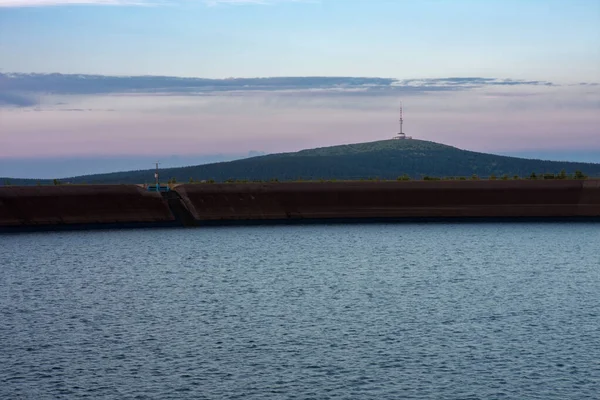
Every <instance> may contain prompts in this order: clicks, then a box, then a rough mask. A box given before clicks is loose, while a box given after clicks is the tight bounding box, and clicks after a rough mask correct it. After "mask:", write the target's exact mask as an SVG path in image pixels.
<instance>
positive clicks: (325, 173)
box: [0, 139, 600, 184]
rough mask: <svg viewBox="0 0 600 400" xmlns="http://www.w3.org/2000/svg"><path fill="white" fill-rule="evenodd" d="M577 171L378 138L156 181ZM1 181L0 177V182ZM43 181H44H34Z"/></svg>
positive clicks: (106, 178)
mask: <svg viewBox="0 0 600 400" xmlns="http://www.w3.org/2000/svg"><path fill="white" fill-rule="evenodd" d="M561 170H565V171H566V172H567V173H568V174H572V173H574V172H575V171H577V170H579V171H582V172H583V173H585V174H586V175H589V176H600V164H591V163H574V162H561V161H543V160H530V159H523V158H517V157H507V156H498V155H493V154H486V153H477V152H473V151H467V150H461V149H458V148H456V147H452V146H447V145H443V144H439V143H434V142H429V141H424V140H414V139H413V140H383V141H377V142H368V143H358V144H350V145H341V146H332V147H322V148H317V149H310V150H302V151H298V152H295V153H280V154H271V155H265V156H259V157H252V158H247V159H243V160H236V161H229V162H220V163H214V164H206V165H198V166H190V167H182V168H169V169H164V170H161V171H160V172H161V181H165V182H166V181H167V180H168V179H170V178H175V179H176V180H177V182H187V181H189V179H190V178H192V179H194V180H196V181H200V180H210V179H212V180H214V181H217V182H219V181H225V180H228V179H238V180H270V179H278V180H279V181H285V180H296V179H305V180H309V179H312V180H318V179H340V180H341V179H369V178H380V179H396V178H397V177H398V176H400V175H403V174H407V175H409V176H410V177H412V178H422V177H424V176H430V177H450V176H453V177H457V176H465V177H470V176H472V175H474V174H475V175H478V176H479V177H488V176H490V175H492V174H493V175H496V176H497V177H501V176H502V175H505V174H506V175H508V176H510V177H512V176H514V175H519V176H521V177H528V176H529V175H530V174H531V173H532V172H535V173H536V174H538V175H539V174H543V173H555V174H557V173H559V172H560V171H561ZM153 177H154V171H153V170H143V171H127V172H117V173H110V174H98V175H88V176H78V177H72V178H65V179H62V181H63V182H70V183H151V182H152V181H153V179H154V178H153ZM3 181H4V180H3V179H2V178H0V184H2V182H3ZM36 182H38V181H36V180H16V179H15V180H12V182H11V184H35V183H36ZM39 182H41V183H43V184H45V183H49V181H47V180H40V181H39Z"/></svg>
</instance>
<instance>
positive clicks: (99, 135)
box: [0, 0, 600, 178]
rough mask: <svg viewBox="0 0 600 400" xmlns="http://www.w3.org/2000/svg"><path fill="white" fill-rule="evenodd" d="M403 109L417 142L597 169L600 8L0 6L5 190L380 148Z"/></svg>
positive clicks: (228, 0) (384, 0)
mask: <svg viewBox="0 0 600 400" xmlns="http://www.w3.org/2000/svg"><path fill="white" fill-rule="evenodd" d="M400 102H402V103H403V106H404V111H405V116H404V117H405V122H404V128H405V131H406V133H407V134H409V135H412V136H413V137H415V138H419V139H424V140H433V141H436V142H441V143H445V144H449V145H453V146H456V147H460V148H464V149H469V150H475V151H485V152H492V153H498V154H516V155H524V156H532V157H538V158H552V159H573V160H578V161H592V162H600V1H596V0H569V1H564V0H545V1H542V0H487V1H479V0H453V1H450V0H418V1H417V0H413V1H408V0H406V1H404V0H305V1H303V0H295V1H294V0H206V1H205V0H172V1H167V0H147V1H146V0H0V176H6V175H11V176H20V177H30V176H31V177H33V176H36V177H40V178H42V177H51V176H56V174H63V175H64V174H66V175H67V176H68V175H69V174H70V173H72V174H76V173H77V172H78V171H83V170H85V171H86V172H90V171H91V172H95V171H98V172H106V171H110V170H114V169H116V168H124V165H125V164H123V162H117V160H121V161H123V160H127V161H128V164H127V166H131V167H132V168H133V167H136V169H137V168H146V167H147V165H146V164H147V163H149V162H150V161H149V160H152V159H156V158H163V159H165V160H176V161H173V162H174V164H172V165H178V164H177V163H180V164H181V163H185V164H190V163H191V164H193V163H196V161H197V162H198V163H200V162H204V161H205V160H214V159H215V158H214V157H215V156H217V155H221V156H222V157H224V159H229V158H234V157H237V156H240V157H241V156H245V155H247V154H248V153H249V152H251V151H260V152H267V153H273V152H285V151H295V150H300V149H303V148H311V147H320V146H328V145H334V144H342V143H356V142H365V141H371V140H382V139H387V138H391V137H392V136H393V135H394V134H395V133H397V131H398V129H399V127H398V108H399V105H400ZM252 154H254V153H252ZM177 160H179V161H177ZM59 165H60V166H61V167H60V168H59V167H58V166H59Z"/></svg>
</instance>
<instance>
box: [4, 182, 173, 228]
mask: <svg viewBox="0 0 600 400" xmlns="http://www.w3.org/2000/svg"><path fill="white" fill-rule="evenodd" d="M174 222H175V218H174V216H173V214H172V213H171V211H170V209H169V207H168V206H167V204H166V202H165V201H164V199H163V198H162V196H161V195H160V193H150V192H147V191H146V190H144V189H143V188H142V187H139V186H136V185H81V186H75V185H73V186H71V185H64V186H35V187H24V186H20V187H19V186H14V187H11V186H9V187H1V188H0V228H4V229H3V230H5V231H6V230H9V231H10V230H11V229H10V228H15V229H13V230H17V229H16V228H21V230H27V229H23V228H28V229H29V230H37V229H44V228H55V229H60V228H77V227H82V228H94V227H124V226H154V225H157V224H158V225H168V224H173V223H174Z"/></svg>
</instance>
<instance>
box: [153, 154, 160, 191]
mask: <svg viewBox="0 0 600 400" xmlns="http://www.w3.org/2000/svg"><path fill="white" fill-rule="evenodd" d="M158 164H160V162H158V161H157V162H156V172H155V173H154V179H156V190H158Z"/></svg>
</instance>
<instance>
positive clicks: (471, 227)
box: [0, 223, 600, 400]
mask: <svg viewBox="0 0 600 400" xmlns="http://www.w3.org/2000/svg"><path fill="white" fill-rule="evenodd" d="M0 250H1V254H2V258H1V262H0V264H1V267H0V318H1V324H0V398H7V399H15V398H24V399H60V398H65V399H80V398H94V399H96V398H103V399H129V398H131V399H133V398H137V399H144V398H148V399H150V398H156V399H236V398H239V399H310V398H313V399H398V398H404V399H499V398H504V399H561V400H562V399H598V398H599V396H598V393H600V224H581V223H580V224H567V223H562V224H559V223H557V224H553V223H544V224H528V223H521V224H398V225H393V224H390V225H386V224H380V225H331V226H293V227H285V226H280V227H245V228H244V227H237V228H210V229H164V230H163V229H158V230H129V231H117V230H115V231H94V232H72V233H40V234H19V235H0Z"/></svg>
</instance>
